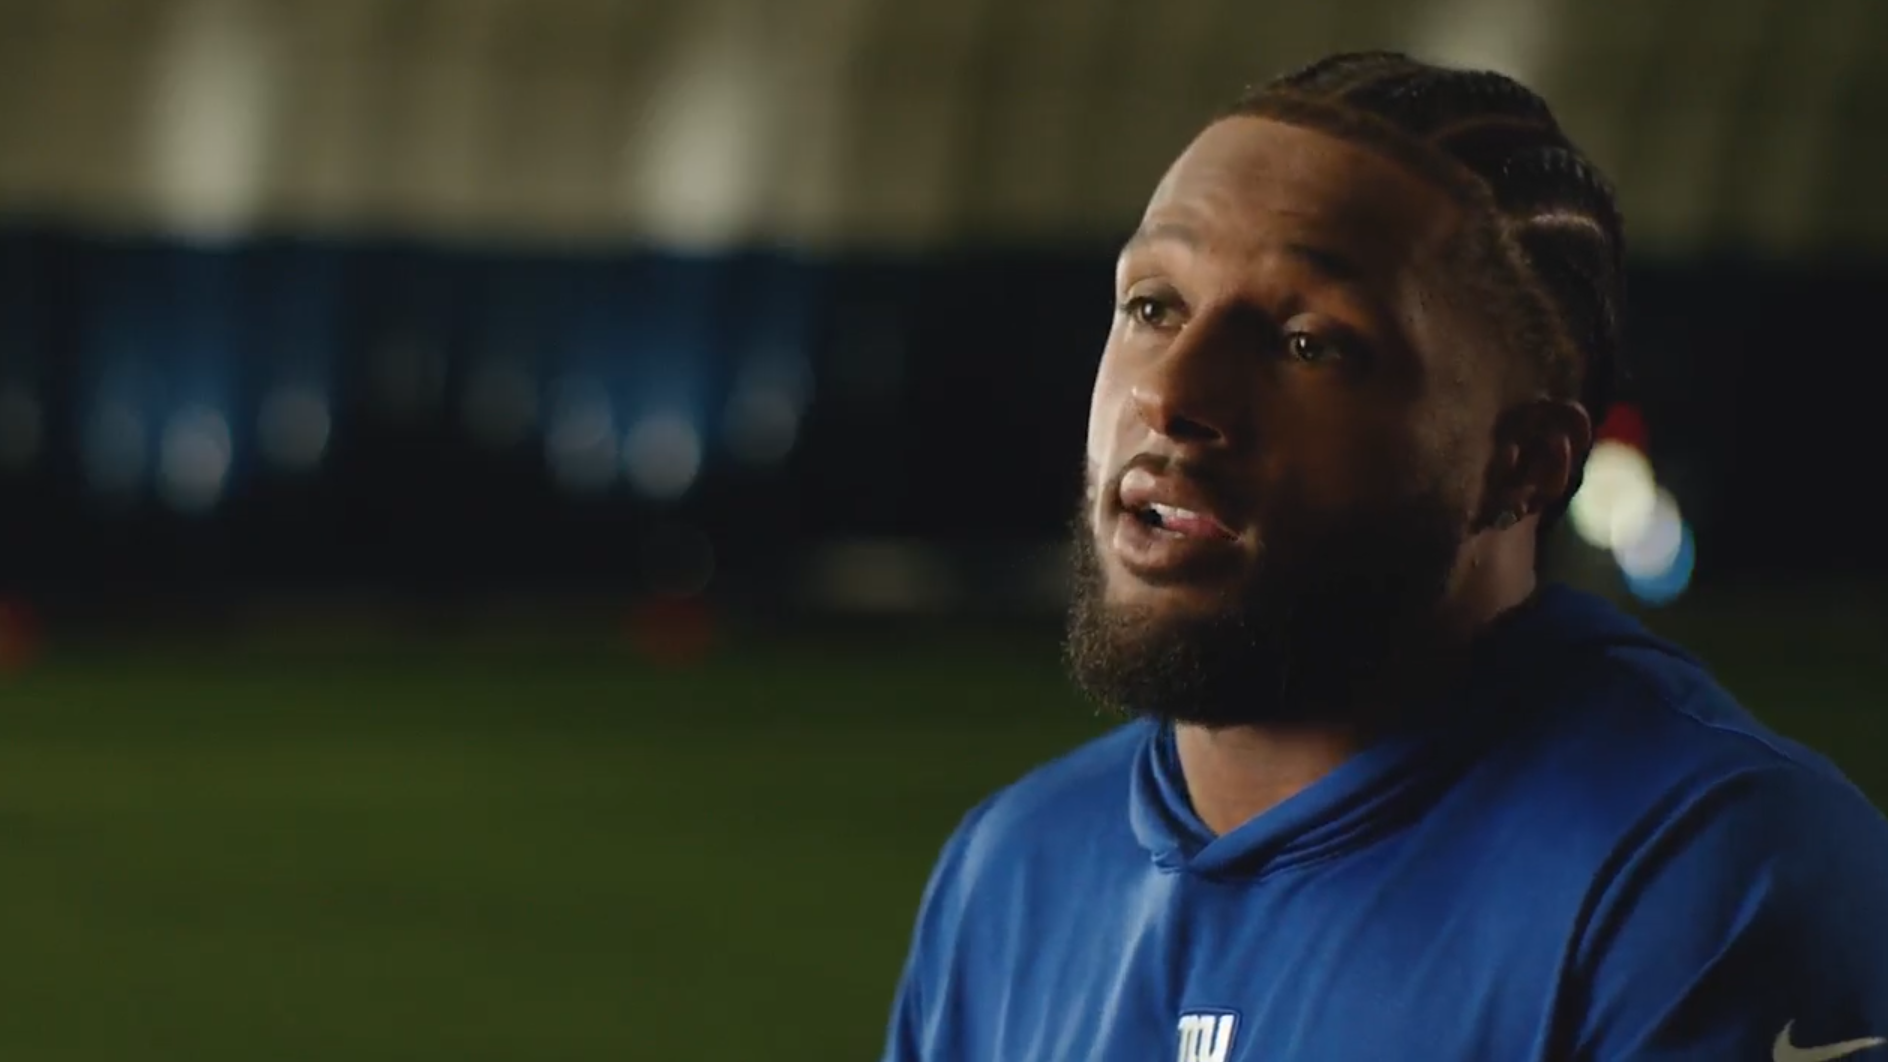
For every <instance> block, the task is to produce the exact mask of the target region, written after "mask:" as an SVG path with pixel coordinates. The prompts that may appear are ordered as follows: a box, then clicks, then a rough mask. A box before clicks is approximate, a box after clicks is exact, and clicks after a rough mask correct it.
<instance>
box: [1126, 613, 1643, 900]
mask: <svg viewBox="0 0 1888 1062" xmlns="http://www.w3.org/2000/svg"><path fill="white" fill-rule="evenodd" d="M1625 644H1640V645H1648V646H1653V647H1657V648H1660V649H1664V650H1666V651H1668V652H1674V653H1676V652H1678V651H1677V650H1676V649H1674V648H1672V647H1671V646H1670V645H1669V644H1668V643H1665V642H1663V641H1661V640H1659V639H1657V638H1655V637H1654V636H1652V635H1651V634H1649V633H1648V632H1647V631H1646V630H1645V628H1644V627H1642V626H1641V625H1640V624H1639V623H1638V622H1637V621H1636V620H1634V619H1632V618H1631V617H1630V616H1627V615H1626V614H1625V613H1623V612H1621V611H1619V610H1618V609H1617V608H1615V607H1614V606H1613V605H1611V604H1610V603H1608V602H1606V601H1604V600H1602V599H1600V598H1598V597H1595V596H1593V595H1591V594H1586V593H1582V592H1580V591H1576V590H1572V589H1569V588H1566V587H1562V586H1558V585H1549V586H1546V587H1543V588H1542V589H1541V590H1540V591H1539V592H1538V593H1537V594H1536V595H1535V596H1534V597H1533V598H1532V599H1530V601H1529V602H1528V603H1527V604H1525V605H1523V606H1521V607H1520V608H1517V609H1515V610H1514V611H1513V612H1511V613H1509V614H1508V615H1507V616H1505V617H1503V618H1502V620H1501V621H1499V622H1498V623H1497V624H1496V625H1495V626H1494V627H1493V628H1491V629H1490V630H1489V631H1488V632H1487V633H1486V634H1485V635H1483V636H1482V638H1481V639H1480V640H1479V641H1478V642H1477V644H1476V646H1475V649H1474V652H1473V654H1472V656H1471V659H1470V663H1469V667H1468V670H1467V672H1466V674H1465V676H1464V678H1463V680H1462V681H1461V682H1460V683H1458V684H1457V686H1456V687H1455V689H1454V691H1453V692H1452V693H1450V694H1448V695H1446V697H1445V698H1444V703H1443V704H1442V705H1441V707H1442V709H1443V710H1442V711H1441V712H1439V713H1438V714H1437V716H1436V719H1437V721H1436V722H1434V723H1426V724H1425V725H1424V726H1422V727H1421V728H1420V729H1412V730H1409V731H1405V732H1401V733H1398V734H1396V735H1394V736H1391V737H1388V738H1386V739H1384V740H1382V741H1380V742H1378V743H1377V744H1375V745H1372V746H1371V747H1369V748H1367V749H1365V750H1363V751H1362V752H1360V753H1358V754H1357V755H1355V756H1352V757H1351V758H1350V759H1348V760H1346V761H1345V762H1344V763H1343V764H1341V765H1340V766H1338V768H1337V769H1336V770H1334V771H1332V772H1331V773H1329V774H1327V775H1325V776H1324V777H1323V778H1320V779H1319V780H1318V781H1316V782H1314V783H1312V784H1311V785H1310V786H1308V787H1306V788H1305V789H1304V790H1302V791H1301V792H1299V793H1297V794H1295V795H1293V796H1292V797H1290V798H1289V799H1287V800H1285V801H1284V802H1283V803H1281V804H1279V805H1278V806H1276V807H1274V808H1272V809H1271V810H1269V811H1267V812H1265V813H1264V814H1262V815H1259V816H1258V817H1256V818H1254V819H1253V820H1251V821H1250V822H1247V823H1246V824H1244V825H1242V826H1240V827H1238V828H1237V829H1235V830H1233V831H1231V832H1230V833H1227V834H1225V835H1223V836H1215V835H1214V834H1213V833H1212V831H1210V830H1208V829H1207V828H1206V826H1205V824H1204V823H1203V822H1201V821H1200V819H1199V817H1198V816H1197V815H1196V814H1194V811H1193V807H1192V802H1191V800H1190V799H1189V797H1188V795H1187V787H1186V779H1185V777H1184V775H1183V773H1182V771H1181V769H1180V760H1179V756H1178V754H1177V752H1176V751H1175V747H1174V735H1173V728H1172V726H1171V724H1166V723H1158V724H1150V725H1149V726H1148V727H1147V736H1146V739H1145V740H1144V741H1143V743H1142V746H1141V749H1140V751H1139V753H1138V755H1137V758H1136V761H1135V765H1134V771H1133V776H1132V780H1131V783H1130V786H1129V808H1128V814H1129V819H1130V823H1131V825H1132V827H1133V830H1134V834H1135V837H1136V838H1137V839H1138V840H1139V841H1140V843H1141V846H1142V847H1143V848H1145V849H1146V850H1147V851H1148V853H1149V855H1150V856H1151V857H1152V858H1153V861H1154V863H1155V865H1156V866H1158V867H1160V868H1161V869H1163V870H1167V871H1182V870H1184V871H1189V872H1192V873H1197V874H1202V875H1206V876H1251V875H1256V874H1264V873H1269V872H1271V871H1274V870H1280V869H1284V868H1287V867H1291V866H1297V865H1301V864H1304V863H1308V862H1314V861H1318V860H1322V859H1327V858H1331V857H1333V856H1336V855H1339V854H1342V853H1344V852H1347V851H1351V850H1354V849H1356V848H1359V847H1362V846H1363V845H1365V844H1367V843H1369V842H1370V841H1372V840H1374V839H1375V838H1377V837H1379V836H1381V835H1382V834H1384V833H1386V832H1388V831H1390V830H1392V829H1395V828H1397V827H1398V826H1400V825H1402V824H1404V823H1406V822H1408V821H1409V820H1410V819H1413V818H1415V817H1417V816H1418V815H1420V814H1421V813H1422V812H1423V811H1424V810H1426V809H1427V808H1428V807H1429V806H1430V805H1431V804H1432V803H1433V802H1434V800H1435V799H1436V798H1437V797H1439V796H1440V794H1441V792H1442V791H1443V790H1444V789H1446V788H1447V787H1448V785H1449V784H1450V783H1451V782H1453V780H1454V779H1455V778H1456V777H1457V776H1458V774H1459V773H1460V771H1461V770H1462V769H1463V768H1464V767H1466V766H1467V764H1468V763H1469V762H1470V761H1471V760H1473V759H1474V758H1476V757H1477V756H1479V755H1480V754H1481V753H1482V752H1484V751H1486V749H1487V748H1488V747H1490V746H1491V745H1492V744H1494V742H1495V741H1496V740H1498V739H1499V737H1500V736H1501V735H1502V734H1504V733H1506V731H1507V729H1508V724H1512V723H1514V722H1516V721H1518V720H1519V719H1520V718H1523V717H1524V716H1525V714H1526V713H1525V712H1524V711H1523V709H1524V708H1526V707H1527V706H1528V705H1529V704H1530V703H1539V702H1541V701H1544V700H1545V699H1546V698H1545V697H1544V696H1541V697H1537V698H1528V696H1527V694H1528V693H1529V691H1531V690H1541V691H1543V693H1544V692H1546V691H1549V690H1552V689H1554V688H1557V687H1558V686H1559V685H1560V684H1559V683H1557V682H1554V681H1552V676H1553V675H1554V674H1555V673H1558V672H1562V671H1563V670H1564V668H1565V667H1566V666H1568V665H1569V664H1570V663H1572V662H1574V661H1576V660H1580V659H1590V658H1591V654H1594V653H1598V652H1600V651H1603V650H1604V649H1605V648H1608V647H1613V646H1619V645H1625Z"/></svg>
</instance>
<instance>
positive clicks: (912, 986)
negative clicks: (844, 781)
mask: <svg viewBox="0 0 1888 1062" xmlns="http://www.w3.org/2000/svg"><path fill="white" fill-rule="evenodd" d="M1622 250H1623V245H1622V242H1621V229H1620V220H1619V216H1618V214H1617V212H1616V210H1615V208H1614V205H1613V197H1612V195H1611V192H1610V191H1609V190H1608V188H1607V186H1606V184H1605V183H1604V181H1603V180H1602V179H1601V178H1600V176H1599V175H1598V174H1597V173H1596V171H1595V170H1594V168H1593V167H1592V166H1591V165H1589V164H1588V162H1587V161H1586V160H1585V159H1584V158H1583V157H1582V156H1581V155H1580V153H1579V152H1578V151H1577V150H1576V149H1575V148H1574V146H1573V145H1572V144H1571V143H1570V142H1569V141H1568V139H1567V138H1566V136H1565V135H1564V134H1563V133H1562V131H1561V130H1560V129H1559V127H1558V126H1557V124H1556V123H1555V120H1554V118H1553V116H1552V115H1551V114H1550V113H1549V111H1548V109H1547V107H1546V106H1545V105H1544V104H1543V103H1542V102H1541V100H1540V99H1539V98H1537V97H1536V96H1535V95H1534V94H1533V93H1531V92H1529V91H1528V90H1526V89H1524V88H1522V87H1521V86H1519V85H1517V84H1515V83H1514V82H1512V81H1510V80H1508V79H1506V78H1503V77H1500V76H1497V75H1494V74H1489V73H1478V72H1464V71H1453V70H1446V69H1440V68H1437V67H1433V66H1429V65H1425V64H1422V63H1419V62H1416V61H1414V60H1411V59H1409V58H1407V57H1405V56H1402V55H1398V54H1391V53H1367V54H1346V55H1339V56H1334V57H1332V58H1330V59H1327V60H1325V61H1323V62H1320V63H1317V64H1315V65H1313V66H1311V67H1309V68H1307V69H1305V70H1302V71H1299V72H1298V73H1295V74H1292V75H1290V76H1287V77H1285V78H1282V79H1280V80H1278V81H1276V82H1274V83H1272V84H1270V85H1268V86H1266V87H1264V88H1262V89H1260V90H1258V91H1256V92H1255V93H1253V94H1252V95H1250V96H1248V97H1247V98H1246V99H1245V100H1243V101H1242V102H1241V103H1240V104H1239V105H1238V106H1237V107H1236V108H1234V109H1233V110H1232V112H1231V113H1229V114H1228V115H1226V116H1224V117H1222V118H1221V119H1219V120H1217V121H1215V122H1214V123H1212V124H1211V125H1210V126H1208V127H1207V128H1206V130H1205V131H1204V132H1203V133H1201V134H1200V136H1199V137H1198V139H1196V140H1195V141H1194V142H1193V144H1192V145H1191V146H1190V147H1189V148H1188V149H1187V150H1186V152H1185V153H1184V154H1183V155H1182V156H1181V158H1180V159H1179V160H1178V161H1177V162H1176V163H1175V164H1174V165H1173V167H1172V169H1171V170H1170V171H1169V172H1168V173H1167V175H1166V177H1165V179H1164V180H1162V181H1161V183H1160V186H1159V187H1158V188H1157V189H1156V191H1155V192H1154V195H1153V199H1152V201H1151V202H1150V203H1149V205H1148V207H1147V211H1146V214H1145V217H1144V218H1143V220H1142V223H1141V226H1140V229H1139V231H1138V232H1137V233H1136V234H1135V236H1134V237H1133V238H1132V239H1131V240H1130V241H1129V242H1128V244H1127V247H1126V249H1125V250H1124V251H1123V252H1122V255H1121V258H1120V263H1119V270H1118V278H1117V292H1116V294H1117V296H1118V303H1119V314H1118V316H1117V319H1116V321H1115V324H1114V328H1113V331H1112V333H1111V335H1110V336H1109V340H1108V345H1107V348H1106V350H1105V352H1104V353H1103V355H1102V359H1101V365H1100V370H1099V374H1098V377H1097V379H1096V383H1095V390H1094V401H1093V406H1092V408H1091V413H1090V423H1089V431H1088V453H1087V471H1088V490H1087V492H1086V498H1085V500H1084V503H1083V505H1082V507H1081V516H1080V519H1079V521H1078V533H1077V535H1076V546H1077V553H1078V556H1079V559H1080V571H1079V573H1078V574H1079V584H1080V590H1079V593H1078V595H1077V601H1076V603H1075V607H1074V609H1073V618H1072V621H1071V629H1070V636H1069V660H1070V663H1071V665H1072V670H1073V672H1074V675H1075V678H1076V680H1077V681H1078V683H1079V684H1080V685H1081V686H1082V687H1083V688H1084V689H1085V690H1086V691H1088V692H1089V693H1091V694H1093V695H1094V696H1096V697H1099V698H1101V699H1103V700H1105V701H1106V702H1108V703H1110V704H1112V705H1116V706H1120V707H1122V708H1124V709H1126V710H1128V711H1130V712H1131V713H1133V714H1135V715H1137V716H1138V718H1137V719H1136V720H1135V721H1134V722H1132V723H1130V724H1128V725H1126V726H1125V727H1123V728H1122V729H1120V730H1117V731H1116V732H1114V733H1112V734H1111V735H1109V736H1107V737H1104V738H1102V739H1101V740H1099V741H1097V742H1095V743H1093V744H1090V745H1088V746H1086V747H1084V748H1082V749H1080V750H1078V751H1076V752H1074V753H1072V754H1070V755H1069V756H1067V757H1065V758H1063V759H1061V760H1060V761H1058V762H1055V763H1053V764H1050V765H1049V766H1047V767H1044V768H1042V769H1040V770H1039V771H1037V772H1036V773H1034V774H1032V775H1030V776H1029V777H1027V778H1025V779H1023V780H1022V781H1020V782H1018V783H1016V784H1015V785H1013V786H1011V787H1009V788H1008V789H1006V790H1004V791H1003V792H1001V793H998V794H997V795H996V796H994V797H992V798H991V799H989V800H988V801H986V802H985V803H984V804H982V805H981V806H980V807H978V808H977V809H975V810H974V811H972V812H971V813H970V814H969V816H968V817H967V818H966V819H965V821H964V822H963V824H962V825H961V827H960V828H959V829H958V831H957V833H956V834H955V835H954V836H953V837H952V838H951V840H950V842H949V843H948V845H947V846H946V847H945V849H944V852H943V854H942V857H941V859H940V861H939V863H938V865H937V868H936V870H935V872H934V875H933V878H932V880H931V883H930V885H929V886H928V888H927V889H926V892H925V895H924V898H923V901H922V908H921V911H920V914H919V917H918V923H917V928H916V932H915V937H914V940H913V944H912V951H911V957H910V960H909V963H908V965H907V968H906V970H905V974H904V979H903V982H902V984H901V986H900V989H899V995H898V999H897V1002H896V1004H895V1011H894V1015H893V1021H892V1028H891V1032H890V1036H889V1043H888V1046H887V1049H886V1053H885V1057H886V1058H887V1059H888V1060H890V1062H1051V1060H1082V1062H1129V1060H1134V1062H1146V1060H1149V1059H1163V1058H1167V1059H1171V1058H1175V1057H1178V1058H1179V1059H1180V1062H1206V1060H1211V1062H1233V1060H1253V1062H1256V1060H1261V1059H1264V1060H1291V1062H1323V1060H1330V1062H1339V1060H1342V1062H1366V1060H1383V1059H1396V1060H1446V1062H1456V1060H1487V1062H1524V1060H1543V1059H1555V1060H1562V1059H1582V1060H1585V1059H1591V1060H1602V1059H1604V1060H1613V1059H1634V1060H1641V1059H1644V1060H1650V1059H1661V1060H1687V1062H1690V1060H1697V1062H1705V1060H1710V1062H1734V1060H1740V1059H1741V1060H1748V1062H1757V1060H1764V1059H1771V1060H1775V1062H1812V1060H1815V1062H1829V1060H1834V1059H1839V1058H1847V1057H1850V1056H1858V1057H1860V1058H1861V1059H1862V1060H1863V1062H1866V1060H1867V1059H1868V1058H1879V1059H1881V1060H1883V1062H1888V1040H1884V1039H1882V1037H1888V822H1884V820H1883V819H1882V817H1881V816H1880V814H1879V813H1877V812H1876V811H1875V810H1874V809H1873V808H1872V807H1870V806H1869V804H1868V802H1867V801H1866V800H1865V799H1864V798H1863V797H1862V796H1861V795H1860V794H1859V793H1858V792H1857V791H1856V790H1855V789H1854V788H1853V787H1851V786H1850V785H1849V784H1848V783H1847V782H1846V781H1845V780H1844V779H1843V778H1842V777H1841V776H1840V775H1839V774H1838V773H1837V772H1836V770H1835V769H1834V768H1832V767H1831V766H1830V765H1829V764H1828V763H1827V762H1825V761H1824V760H1823V759H1821V758H1819V757H1818V756H1816V755H1815V754H1814V753H1811V752H1809V751H1807V750H1805V749H1803V748H1801V747H1800V746H1797V745H1795V744H1792V743H1791V742H1789V741H1786V740H1783V739H1781V738H1779V737H1777V736H1776V735H1774V734H1772V733H1771V732H1769V731H1768V730H1766V729H1764V728H1763V727H1762V726H1760V725H1758V724H1757V723H1756V722H1754V721H1753V720H1752V719H1751V718H1750V717H1749V716H1748V715H1746V714H1745V713H1744V712H1743V711H1742V710H1741V709H1740V708H1739V707H1738V706H1737V705H1736V704H1735V703H1734V702H1733V701H1732V700H1731V698H1730V697H1729V696H1728V695H1727V694H1725V693H1724V692H1723V691H1722V690H1721V689H1719V688H1718V687H1717V686H1716V685H1714V684H1713V682H1712V680H1711V678H1710V677H1709V675H1707V674H1706V672H1705V670H1704V669H1703V668H1702V667H1701V666H1700V665H1699V664H1698V663H1697V662H1696V661H1695V660H1693V659H1691V658H1690V657H1688V656H1686V655H1685V654H1684V653H1683V652H1682V651H1680V650H1679V649H1677V648H1675V647H1673V646H1671V645H1669V644H1666V643H1665V642H1662V641H1660V640H1658V639H1656V638H1654V637H1652V636H1651V635H1649V634H1648V633H1647V632H1646V631H1644V630H1643V629H1642V628H1640V627H1639V626H1637V625H1636V624H1635V623H1633V622H1632V621H1631V620H1629V619H1628V618H1626V617H1625V616H1623V615H1622V614H1620V613H1618V612H1617V611H1615V610H1614V609H1612V608H1611V607H1610V606H1608V605H1606V604H1604V603H1602V602H1600V601H1598V600H1596V599H1593V598H1589V597H1586V596H1584V595H1581V594H1578V593H1575V592H1573V591H1570V590H1567V589H1564V588H1557V587H1550V586H1541V585H1537V582H1536V576H1535V571H1536V553H1537V543H1538V539H1539V532H1540V530H1541V528H1542V526H1543V525H1544V524H1545V523H1547V522H1549V521H1551V520H1552V519H1554V518H1555V517H1556V516H1558V515H1559V513H1560V512H1561V510H1562V508H1563V506H1564V505H1565V503H1566V500H1567V498H1568V496H1569V495H1570V494H1571V493H1572V491H1573V490H1574V489H1575V488H1576V487H1577V483H1578V478H1579V469H1580V467H1581V465H1582V463H1583V461H1584V458H1585V455H1586V454H1587V452H1588V450H1589V448H1590V445H1591V442H1592V439H1593V432H1594V422H1595V420H1596V419H1598V418H1599V417H1601V416H1603V414H1604V412H1605V409H1606V407H1607V405H1608V402H1609V401H1610V397H1611V395H1610V391H1611V381H1612V379H1613V376H1614V372H1615V361H1616V359H1617V357H1618V354H1619V342H1620V341H1619V318H1620V302H1621V284H1620V270H1621V258H1622ZM1176 1052H1177V1054H1176Z"/></svg>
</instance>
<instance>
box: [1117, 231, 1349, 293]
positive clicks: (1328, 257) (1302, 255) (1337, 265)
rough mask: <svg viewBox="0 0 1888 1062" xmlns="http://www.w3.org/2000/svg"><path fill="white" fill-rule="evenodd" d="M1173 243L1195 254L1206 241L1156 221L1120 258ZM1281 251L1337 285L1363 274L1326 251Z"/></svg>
mask: <svg viewBox="0 0 1888 1062" xmlns="http://www.w3.org/2000/svg"><path fill="white" fill-rule="evenodd" d="M1163 242H1173V243H1178V244H1180V245H1181V246H1183V247H1186V248H1188V249H1189V250H1198V249H1199V248H1200V247H1201V246H1202V245H1203V244H1204V243H1205V242H1206V241H1205V240H1204V239H1203V238H1202V237H1201V236H1200V231H1199V230H1198V229H1196V228H1194V227H1193V226H1191V225H1188V224H1185V223H1184V222H1178V221H1157V222H1153V223H1151V224H1146V225H1142V226H1141V227H1140V228H1139V229H1137V230H1135V232H1134V235H1133V236H1130V237H1129V238H1128V241H1127V243H1126V244H1124V245H1123V246H1122V248H1121V253H1122V254H1129V253H1131V252H1133V251H1138V250H1140V249H1142V248H1144V247H1147V246H1149V245H1151V244H1156V243H1163ZM1281 250H1283V251H1284V252H1285V254H1286V256H1287V257H1289V258H1292V259H1295V260H1296V261H1297V262H1298V263H1299V264H1301V265H1305V266H1309V267H1310V268H1312V269H1313V270H1316V271H1317V272H1318V273H1321V274H1323V275H1324V277H1325V278H1326V279H1328V280H1333V281H1337V282H1340V283H1353V282H1355V281H1356V280H1358V279H1359V278H1361V277H1362V276H1363V270H1362V269H1361V268H1360V267H1359V266H1358V265H1357V263H1356V262H1355V261H1353V260H1352V259H1350V258H1347V257H1345V256H1344V255H1342V254H1340V253H1338V252H1336V251H1333V250H1331V249H1329V248H1326V247H1317V246H1314V245H1312V244H1308V243H1302V242H1300V241H1297V240H1292V241H1289V242H1287V243H1285V244H1284V245H1283V246H1282V248H1281Z"/></svg>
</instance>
